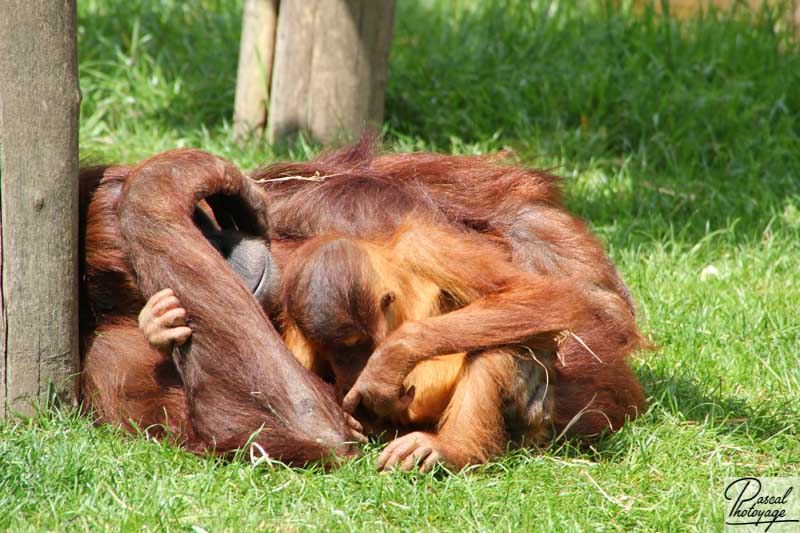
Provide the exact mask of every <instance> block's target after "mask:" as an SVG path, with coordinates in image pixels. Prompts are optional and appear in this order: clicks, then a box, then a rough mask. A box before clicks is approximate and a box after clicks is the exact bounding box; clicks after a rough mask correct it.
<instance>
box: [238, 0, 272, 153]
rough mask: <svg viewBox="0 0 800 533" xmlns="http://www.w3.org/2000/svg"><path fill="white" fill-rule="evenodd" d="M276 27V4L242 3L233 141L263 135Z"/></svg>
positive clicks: (259, 0)
mask: <svg viewBox="0 0 800 533" xmlns="http://www.w3.org/2000/svg"><path fill="white" fill-rule="evenodd" d="M277 24H278V0H246V1H245V4H244V13H243V15H242V42H241V45H240V47H239V71H238V73H237V74H236V99H235V100H234V104H233V138H234V140H237V141H242V140H245V139H247V138H249V137H251V136H256V137H260V136H261V135H262V133H263V131H264V125H265V124H266V120H267V102H268V101H269V84H270V80H271V79H272V57H273V55H274V49H275V27H276V26H277Z"/></svg>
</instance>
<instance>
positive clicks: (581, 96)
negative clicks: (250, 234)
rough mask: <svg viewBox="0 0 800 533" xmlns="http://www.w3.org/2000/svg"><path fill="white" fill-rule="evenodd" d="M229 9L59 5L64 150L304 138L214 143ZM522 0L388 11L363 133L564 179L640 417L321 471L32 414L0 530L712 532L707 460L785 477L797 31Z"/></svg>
mask: <svg viewBox="0 0 800 533" xmlns="http://www.w3.org/2000/svg"><path fill="white" fill-rule="evenodd" d="M240 3H241V2H236V3H235V7H231V4H233V3H229V2H226V1H223V0H204V1H196V2H180V1H178V0H160V1H155V0H152V1H148V0H135V1H134V0H125V1H123V0H83V1H81V2H80V6H79V15H80V35H79V44H80V55H81V87H82V90H83V94H84V102H83V108H82V122H81V152H82V156H83V157H85V158H87V159H90V160H93V161H117V162H125V161H134V160H137V159H140V158H142V157H144V156H146V155H149V154H152V153H154V152H157V151H159V150H162V149H166V148H172V147H175V146H197V147H201V148H205V149H208V150H210V151H213V152H215V153H219V154H222V155H225V156H226V157H228V158H230V159H232V160H233V161H234V162H236V163H237V164H239V165H240V166H241V167H243V168H253V167H255V166H258V165H259V164H262V163H266V162H270V161H273V160H274V159H275V158H277V157H281V158H286V157H292V158H307V157H310V156H312V155H313V154H314V153H316V151H317V147H313V146H308V145H305V144H302V143H300V144H297V145H295V146H293V147H291V148H290V149H283V150H281V151H279V153H277V154H276V153H275V152H274V151H273V150H272V149H271V148H270V147H269V146H265V145H263V144H259V143H252V144H250V145H248V146H246V147H237V146H236V145H234V144H233V143H232V142H231V140H230V129H231V128H230V116H231V113H232V106H233V89H234V83H235V74H236V58H237V51H238V37H239V31H240V16H241V11H240V9H241V6H240ZM533 4H534V5H535V7H534V8H531V7H530V6H531V3H530V2H522V1H520V2H501V1H480V0H460V1H456V0H453V1H450V2H447V1H444V0H441V1H417V0H413V1H412V0H408V1H403V2H398V17H397V26H396V32H395V39H394V44H393V48H392V57H391V66H390V83H389V88H388V94H387V106H386V117H387V123H386V129H385V141H386V142H385V145H386V148H387V149H393V150H417V149H431V150H437V151H442V152H451V153H484V152H490V151H493V150H497V149H501V148H503V147H510V148H512V149H513V150H514V151H515V153H516V155H517V157H519V158H520V160H522V161H523V162H525V163H528V164H534V165H540V166H545V167H555V168H556V171H557V172H559V173H560V174H562V175H563V176H565V177H566V178H567V180H566V183H565V188H566V191H567V193H568V198H569V204H570V206H571V208H572V209H573V210H574V211H575V212H577V213H579V214H580V215H582V216H584V217H585V218H587V219H588V220H589V221H590V223H591V226H592V228H593V229H594V231H596V232H597V233H598V234H599V235H600V236H601V237H602V239H603V240H604V241H605V242H606V243H607V247H608V250H609V253H610V254H611V256H612V257H613V259H614V260H615V261H616V263H617V264H618V265H619V267H620V269H621V271H622V273H623V275H624V277H625V278H626V280H627V282H628V284H629V286H630V287H631V289H632V291H633V293H634V295H635V298H636V299H637V301H638V304H639V314H640V317H641V325H642V328H643V329H644V330H645V331H646V332H647V333H648V334H649V335H650V337H651V338H652V339H653V340H654V342H655V343H656V344H657V346H658V349H657V350H656V351H655V352H653V353H648V354H645V355H643V356H642V357H641V358H640V359H639V360H637V361H636V362H635V366H636V369H637V373H638V375H639V376H640V378H641V380H642V382H643V383H644V386H645V389H646V393H647V395H648V398H649V405H650V408H649V411H648V412H647V413H646V414H645V415H644V416H643V417H641V418H640V419H639V420H637V421H636V422H635V423H633V424H631V425H629V426H627V427H626V428H625V429H624V430H623V431H621V432H620V433H618V434H616V435H613V436H610V437H607V438H605V439H604V440H602V441H601V442H599V443H598V444H597V445H596V447H595V448H594V449H591V450H586V451H578V450H576V449H574V448H572V447H571V446H570V445H569V444H564V443H562V444H559V445H557V446H554V447H553V448H552V449H550V450H547V451H543V452H515V453H513V454H511V455H510V456H509V457H507V458H504V459H502V460H501V461H498V462H496V463H494V464H491V465H489V466H487V467H485V468H481V469H478V470H476V471H473V472H470V473H462V474H458V475H448V474H445V473H440V474H438V475H435V476H422V475H413V474H412V475H403V474H389V475H386V474H384V475H380V474H377V473H376V472H374V463H375V458H376V455H377V453H376V450H377V448H374V447H370V448H367V450H366V452H365V455H364V457H362V458H361V459H358V460H356V461H354V462H352V463H350V464H347V465H345V466H344V467H343V468H341V469H340V470H338V471H335V472H333V473H327V474H326V473H323V472H321V471H319V470H317V469H307V470H290V469H286V468H284V467H280V466H275V467H268V466H264V465H261V466H257V467H253V466H251V465H250V464H249V463H247V462H244V461H234V462H232V463H220V462H217V461H215V460H211V459H202V458H197V457H194V456H191V455H188V454H186V453H184V452H182V451H180V450H177V449H175V448H172V447H169V446H167V445H162V444H157V443H153V442H148V441H146V440H145V439H144V438H131V437H128V436H125V435H122V434H120V433H118V432H116V431H114V430H112V429H110V428H98V429H95V428H93V427H92V425H91V424H90V423H89V421H87V420H85V419H82V418H80V417H78V416H75V415H73V414H69V413H68V414H61V415H54V416H44V415H43V416H41V417H39V418H38V419H35V420H30V421H11V422H6V423H4V424H3V425H0V527H1V528H8V529H11V530H20V529H48V530H61V529H67V528H75V529H81V530H83V529H87V530H88V529H92V530H94V529H111V530H117V529H123V530H132V529H140V528H145V529H172V530H191V529H192V528H193V527H196V528H202V529H205V530H208V531H219V530H226V529H227V530H231V531H250V530H255V529H269V530H272V529H280V530H285V529H289V530H292V529H295V528H298V529H299V528H302V529H306V528H321V529H323V528H324V529H359V530H361V529H370V530H383V529H391V528H401V529H412V530H414V529H442V530H460V529H465V528H466V529H488V530H508V529H516V528H522V529H545V530H547V529H552V530H558V531H564V530H578V529H587V530H595V529H612V530H624V531H630V530H634V529H636V530H657V531H667V530H675V529H680V530H684V529H690V530H691V529H696V530H701V531H708V530H717V529H721V524H722V521H721V520H722V497H721V487H722V483H723V480H724V478H725V477H727V476H733V475H775V476H777V475H784V476H789V475H795V476H798V475H800V464H799V463H800V438H799V437H800V356H799V355H798V352H799V351H800V320H798V307H800V240H799V239H798V238H799V237H800V178H799V177H798V173H799V172H800V115H798V113H799V112H800V48H799V47H798V44H797V34H796V33H794V30H793V29H792V28H786V27H785V26H784V23H783V22H781V21H782V20H783V19H782V18H781V17H780V14H779V13H773V14H771V15H770V14H764V13H757V14H755V15H752V16H750V15H748V14H747V13H741V12H740V13H738V14H736V15H734V16H732V17H723V16H719V17H717V16H712V17H708V18H705V19H694V20H688V21H685V22H676V21H674V20H669V19H664V18H661V17H655V16H653V15H651V14H648V13H647V12H645V13H643V14H641V15H633V14H632V13H631V12H629V11H628V10H627V9H625V8H619V7H613V8H612V7H610V6H611V5H612V3H610V2H609V3H604V2H598V3H594V2H592V3H588V2H586V3H584V2H576V3H575V5H573V4H572V3H571V2H534V3H533ZM617 4H619V3H617ZM622 4H625V3H624V2H622ZM589 5H591V6H594V7H591V8H588V7H587V6H589ZM771 17H772V18H771ZM703 272H705V274H703ZM196 530H200V529H196Z"/></svg>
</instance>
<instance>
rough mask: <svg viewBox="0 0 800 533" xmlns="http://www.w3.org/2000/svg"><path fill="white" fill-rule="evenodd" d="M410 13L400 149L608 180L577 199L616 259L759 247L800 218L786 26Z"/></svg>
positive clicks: (397, 62)
mask: <svg viewBox="0 0 800 533" xmlns="http://www.w3.org/2000/svg"><path fill="white" fill-rule="evenodd" d="M398 9H399V10H400V13H399V16H398V25H397V29H396V37H395V43H394V48H393V50H392V53H393V55H392V63H391V72H390V82H389V91H388V95H387V116H388V121H389V125H390V128H391V132H392V135H394V136H395V137H397V138H404V137H412V138H419V139H422V140H423V141H424V142H427V143H430V144H431V145H432V146H434V147H435V148H438V149H448V148H449V147H450V146H452V144H453V140H454V139H455V140H458V141H459V142H461V143H481V142H484V141H485V140H486V139H492V138H494V139H496V140H495V141H493V142H490V143H489V147H490V148H500V147H501V146H502V145H510V146H511V147H514V148H516V149H517V150H518V152H519V153H520V155H521V156H522V158H523V159H526V158H527V159H529V160H531V161H532V162H533V163H534V164H535V163H536V161H535V160H533V159H531V156H534V155H538V154H544V155H545V156H550V157H555V158H557V159H559V160H562V161H564V162H565V164H567V165H570V166H574V168H576V169H578V170H586V169H594V170H598V171H599V172H597V176H596V178H593V180H594V182H595V186H594V187H593V188H592V189H591V190H586V189H585V188H584V189H581V188H580V187H578V188H573V187H570V190H571V192H573V197H572V199H571V205H572V206H573V208H574V209H575V210H576V211H577V212H578V213H580V214H581V215H582V216H585V217H586V218H588V219H589V220H591V221H592V223H593V224H595V225H597V226H617V227H618V228H619V230H615V232H617V231H621V232H622V233H621V234H616V233H615V234H611V235H609V238H610V239H611V240H612V241H616V242H615V244H617V245H620V246H633V245H640V244H643V243H647V242H648V241H652V240H653V239H654V238H655V239H660V238H665V237H666V238H675V239H676V240H678V239H682V240H684V241H686V242H694V241H696V240H697V239H698V238H701V237H702V236H704V235H705V234H706V233H707V232H708V231H709V230H711V231H713V230H716V229H720V228H726V227H728V226H729V225H730V223H731V221H732V220H734V219H740V220H741V224H740V231H739V232H738V233H737V234H736V235H735V236H734V239H735V240H737V241H738V242H741V241H746V240H751V239H759V238H761V232H763V230H764V228H765V227H766V226H767V224H768V223H769V221H770V220H771V219H772V218H773V217H774V216H776V214H780V213H782V212H783V210H784V209H785V208H786V205H787V198H789V199H790V201H791V202H794V203H800V181H798V180H797V179H796V175H797V173H798V171H800V151H798V150H797V149H796V147H797V143H798V142H800V121H798V118H797V117H798V110H800V91H798V90H796V89H792V88H793V87H799V86H800V53H798V47H797V44H796V43H795V42H794V41H793V35H792V34H791V33H790V32H786V31H784V32H776V31H774V29H775V27H776V24H778V23H777V22H776V21H778V20H780V14H778V13H768V12H761V13H755V14H750V13H748V12H746V11H739V12H737V13H736V14H734V16H733V17H730V16H729V17H722V16H719V17H716V16H710V17H707V18H705V19H699V20H695V21H690V22H685V23H678V22H676V21H674V20H670V19H666V18H661V17H657V16H655V15H653V14H652V13H649V14H648V13H645V14H644V15H642V16H638V17H637V16H633V15H631V14H630V13H629V12H626V11H624V10H621V9H620V8H619V7H613V5H612V4H611V3H607V4H606V5H605V7H599V8H597V9H595V10H593V9H587V6H586V5H585V4H581V3H575V5H572V4H571V3H569V2H559V3H552V4H548V3H547V2H542V3H537V6H536V7H533V8H531V7H530V3H529V2H516V1H489V2H484V3H475V5H474V6H473V7H472V8H467V9H461V10H458V11H457V12H455V13H454V12H453V10H452V9H450V8H449V7H448V6H444V5H442V3H426V2H408V3H402V4H401V5H399V6H398ZM621 168H624V172H623V173H622V174H623V179H621V180H619V181H615V180H614V176H615V175H617V174H619V173H620V169H621ZM564 170H566V171H568V170H570V169H564ZM573 189H577V190H573ZM672 233H676V234H677V235H674V236H673V235H672Z"/></svg>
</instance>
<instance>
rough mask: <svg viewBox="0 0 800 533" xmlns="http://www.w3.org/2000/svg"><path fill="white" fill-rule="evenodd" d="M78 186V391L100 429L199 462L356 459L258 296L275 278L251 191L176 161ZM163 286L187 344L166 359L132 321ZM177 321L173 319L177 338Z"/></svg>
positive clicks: (100, 174)
mask: <svg viewBox="0 0 800 533" xmlns="http://www.w3.org/2000/svg"><path fill="white" fill-rule="evenodd" d="M82 186H83V187H82V189H83V190H82V193H83V194H82V200H83V202H82V203H83V209H82V212H83V213H84V225H83V230H84V231H83V235H82V236H83V244H84V256H83V259H84V260H83V263H82V268H83V276H82V300H83V301H82V304H83V305H82V313H81V314H82V316H81V322H82V326H83V330H84V335H83V339H82V341H83V343H82V344H83V348H84V349H83V352H84V358H83V364H84V371H83V376H82V392H83V399H84V405H85V406H86V407H87V408H88V409H91V410H92V411H93V413H94V416H95V418H96V420H97V421H98V422H108V423H115V424H120V425H122V426H123V427H126V428H128V429H130V430H134V429H136V428H142V429H146V430H147V431H148V432H151V433H154V434H156V435H158V436H169V437H171V438H173V439H174V440H175V441H176V442H178V443H179V444H181V445H183V446H185V447H186V448H187V449H189V450H192V451H194V452H197V453H218V454H228V453H229V452H232V451H234V450H237V449H240V448H244V447H246V446H247V445H249V444H251V443H254V444H255V445H257V446H259V447H260V448H261V449H262V450H264V451H266V453H267V454H268V455H270V456H271V457H273V458H277V459H282V460H284V461H286V462H290V463H297V464H303V463H306V462H308V461H314V460H318V459H324V458H326V457H329V456H334V455H336V456H345V457H346V456H351V455H353V454H354V453H355V452H356V450H355V449H354V448H353V447H352V446H351V445H349V444H348V442H352V441H353V440H356V439H358V438H359V435H358V433H357V431H353V430H352V429H351V428H350V425H349V421H350V420H351V417H349V416H348V415H345V414H344V413H343V412H342V410H341V408H340V407H338V406H337V404H336V403H335V401H334V398H333V395H332V394H331V390H330V386H328V385H326V384H324V383H323V382H322V381H321V380H320V379H319V378H317V377H316V376H314V375H313V374H311V373H310V372H308V371H307V370H305V369H304V368H303V367H302V366H301V365H300V364H299V363H298V362H297V360H296V359H295V358H294V357H293V356H292V355H291V353H290V352H289V351H288V350H287V349H286V346H285V345H284V343H283V342H282V340H281V338H280V336H279V334H278V333H277V331H275V329H274V328H273V326H272V324H271V323H270V321H269V320H268V318H267V316H266V315H265V313H264V311H263V310H262V309H261V307H260V306H259V305H258V303H257V302H256V300H255V298H254V297H253V294H256V295H257V296H261V295H265V294H267V293H269V291H270V287H271V286H273V285H274V278H275V276H276V272H275V269H274V264H273V261H272V259H271V257H270V255H269V249H268V241H267V240H265V239H266V237H267V234H268V226H267V210H266V206H265V204H264V201H263V197H262V195H261V194H260V193H259V191H258V190H257V189H256V188H255V187H254V186H253V184H252V182H251V181H250V180H249V179H247V178H246V177H245V176H244V175H243V174H242V173H241V172H240V171H239V170H238V169H236V168H235V167H234V166H233V165H231V164H230V163H228V162H227V161H224V160H223V159H220V158H218V157H214V156H212V155H210V154H208V153H205V152H201V151H198V150H175V151H171V152H165V153H163V154H159V155H156V156H154V157H151V158H150V159H147V160H146V161H144V162H142V163H140V164H138V165H134V166H129V167H107V168H98V169H90V170H87V171H85V172H83V174H82ZM198 204H200V207H198ZM225 259H227V262H226V260H225ZM232 267H233V268H232ZM234 269H235V270H236V272H237V273H238V274H239V275H238V276H237V274H236V273H235V272H234ZM164 287H170V288H172V289H173V290H174V291H175V293H176V294H178V295H180V298H181V303H182V305H183V307H184V308H185V310H186V311H185V312H186V313H188V316H189V322H188V324H190V325H191V327H192V329H193V331H194V333H193V335H192V336H191V339H188V340H186V342H184V343H182V345H181V346H180V348H179V349H175V350H172V349H169V350H165V351H163V352H162V351H159V350H157V349H154V348H153V347H151V346H150V345H149V344H148V342H147V340H146V339H145V337H144V336H143V335H142V334H141V332H140V331H139V327H138V324H137V321H136V319H137V315H138V313H139V311H140V309H141V308H142V306H144V304H145V301H146V300H147V299H148V298H149V297H151V296H152V295H153V294H156V293H157V292H158V291H159V290H160V289H162V288H164ZM159 294H160V295H161V296H164V293H159ZM178 314H180V313H178ZM181 320H182V318H181V317H179V316H177V315H176V313H172V317H171V321H172V322H171V324H172V325H177V324H178V322H180V321H181Z"/></svg>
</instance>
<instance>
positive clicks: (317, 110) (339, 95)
mask: <svg viewBox="0 0 800 533" xmlns="http://www.w3.org/2000/svg"><path fill="white" fill-rule="evenodd" d="M394 4H395V3H394V0H372V1H370V0H284V1H283V2H282V3H281V9H280V13H279V15H278V32H277V37H276V43H275V63H274V66H273V78H272V88H271V91H270V114H269V125H268V138H269V140H270V142H276V141H279V140H282V139H285V138H287V137H291V136H293V135H295V134H297V133H298V132H304V133H306V134H308V135H309V136H310V137H311V138H312V139H313V140H316V141H321V142H330V141H333V140H347V139H351V138H353V137H355V136H357V135H358V134H359V133H360V132H361V130H362V129H363V128H364V127H365V126H379V125H380V124H381V123H382V121H383V102H384V92H385V89H386V80H387V73H388V61H389V46H390V44H391V40H392V30H393V26H394Z"/></svg>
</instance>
